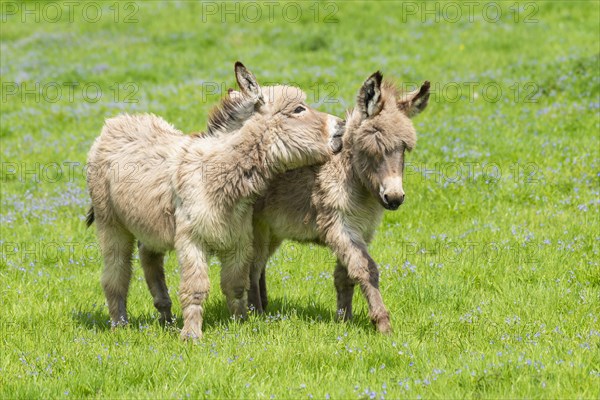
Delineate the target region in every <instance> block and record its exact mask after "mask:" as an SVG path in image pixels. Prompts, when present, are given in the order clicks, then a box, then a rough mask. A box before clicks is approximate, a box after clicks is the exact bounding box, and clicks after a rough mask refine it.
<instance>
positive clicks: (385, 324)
mask: <svg viewBox="0 0 600 400" xmlns="http://www.w3.org/2000/svg"><path fill="white" fill-rule="evenodd" d="M374 323H375V327H376V328H377V332H379V333H383V334H384V335H389V334H391V333H392V325H391V324H390V318H389V317H386V318H382V319H380V320H379V321H374Z"/></svg>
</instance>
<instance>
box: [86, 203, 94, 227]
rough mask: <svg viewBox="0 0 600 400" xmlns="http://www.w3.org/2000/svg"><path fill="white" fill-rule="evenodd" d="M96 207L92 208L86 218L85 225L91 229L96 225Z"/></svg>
mask: <svg viewBox="0 0 600 400" xmlns="http://www.w3.org/2000/svg"><path fill="white" fill-rule="evenodd" d="M94 219H95V218H94V207H90V209H89V210H88V213H87V217H86V218H85V224H86V225H87V227H88V228H89V227H90V226H92V224H93V223H94Z"/></svg>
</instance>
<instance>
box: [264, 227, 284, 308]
mask: <svg viewBox="0 0 600 400" xmlns="http://www.w3.org/2000/svg"><path fill="white" fill-rule="evenodd" d="M281 242H282V241H281V240H280V239H277V238H275V237H272V238H271V242H270V243H269V255H268V256H267V257H266V258H265V261H264V262H263V266H262V273H261V274H260V281H259V285H260V302H261V303H262V307H263V310H265V309H266V308H267V305H268V304H269V299H268V298H267V268H266V267H267V261H269V258H271V255H273V253H275V251H276V250H277V249H278V248H279V245H281Z"/></svg>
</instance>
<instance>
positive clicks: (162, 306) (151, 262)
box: [138, 243, 173, 325]
mask: <svg viewBox="0 0 600 400" xmlns="http://www.w3.org/2000/svg"><path fill="white" fill-rule="evenodd" d="M138 248H139V251H140V262H141V264H142V269H143V270H144V277H145V278H146V283H147V284H148V289H150V293H151V294H152V299H153V300H154V307H156V309H157V310H158V312H159V313H160V320H159V321H160V323H161V324H162V325H164V324H166V323H170V322H172V320H173V316H172V315H171V297H169V291H168V289H167V283H166V282H165V270H164V258H165V255H164V253H155V252H153V251H152V250H150V249H148V248H147V247H146V246H144V244H143V243H139V244H138Z"/></svg>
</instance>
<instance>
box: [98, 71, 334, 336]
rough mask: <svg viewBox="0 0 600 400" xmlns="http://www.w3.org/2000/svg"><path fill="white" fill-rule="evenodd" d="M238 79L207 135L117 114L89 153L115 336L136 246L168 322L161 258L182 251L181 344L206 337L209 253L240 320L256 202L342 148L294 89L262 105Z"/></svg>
mask: <svg viewBox="0 0 600 400" xmlns="http://www.w3.org/2000/svg"><path fill="white" fill-rule="evenodd" d="M235 71H236V78H237V81H238V84H239V85H240V88H241V92H242V96H241V97H240V98H237V99H229V98H225V99H224V100H223V103H222V104H221V106H220V108H218V109H217V110H216V111H215V112H214V113H213V114H212V116H211V120H210V121H211V122H210V124H209V130H208V131H209V132H208V134H207V135H205V136H199V135H184V134H182V133H181V132H180V131H178V130H176V129H175V128H174V127H173V126H171V125H170V124H168V123H167V122H165V121H164V120H162V119H161V118H159V117H156V116H154V115H147V114H143V115H121V116H119V117H116V118H113V119H109V120H107V121H106V123H105V125H104V128H103V129H102V133H101V134H100V136H99V137H98V138H97V139H96V141H95V143H94V144H93V146H92V148H91V150H90V152H89V155H88V165H89V168H88V175H87V181H88V187H89V191H90V195H91V198H92V209H91V210H90V214H89V216H88V223H90V224H91V223H92V222H93V221H94V220H95V221H96V224H97V231H98V239H99V243H100V247H101V250H102V255H103V258H104V272H103V274H102V287H103V289H104V293H105V295H106V299H107V302H108V308H109V312H110V316H111V319H112V323H113V325H115V326H116V325H120V324H126V323H127V311H126V299H127V292H128V288H129V281H130V279H131V255H132V251H133V243H134V241H135V238H137V239H138V240H139V241H140V242H141V245H140V249H139V251H140V260H141V264H142V268H143V270H144V275H145V277H146V281H147V283H148V287H149V289H150V292H151V293H152V296H153V299H154V305H155V306H156V308H157V309H158V310H159V312H160V313H161V319H162V320H163V321H165V320H167V321H168V320H171V299H170V297H169V294H168V292H167V286H166V283H165V277H164V271H163V256H164V253H165V252H166V251H168V250H170V249H175V250H176V252H177V258H178V261H179V265H180V269H181V287H180V292H179V293H180V300H181V307H182V309H183V329H182V331H181V337H182V339H187V338H199V337H201V335H202V315H203V311H204V310H203V303H204V301H205V299H206V297H207V295H208V291H209V279H208V261H209V257H210V255H211V254H216V255H217V256H218V257H219V258H220V260H221V262H222V269H221V289H222V291H223V293H224V294H225V296H226V298H227V305H228V307H229V310H230V311H231V313H232V314H233V315H234V316H236V317H243V316H244V315H245V313H246V310H247V290H248V287H249V270H248V266H249V261H250V260H251V259H252V257H253V253H252V207H253V205H254V201H255V200H256V198H257V197H258V196H259V195H260V194H261V193H263V192H264V190H265V189H266V188H267V185H268V183H269V181H270V180H271V178H272V177H273V176H275V175H276V174H278V173H282V172H284V171H286V170H289V169H291V168H297V167H301V166H306V165H313V164H322V163H324V162H325V161H327V160H328V159H329V158H330V156H331V155H332V153H333V152H334V151H335V150H339V146H338V145H337V141H339V135H340V133H341V132H342V131H343V127H342V125H341V120H340V119H339V118H336V117H334V116H331V115H328V114H324V113H320V112H318V111H316V110H313V109H311V108H310V107H308V106H307V105H306V103H305V97H306V96H305V94H304V93H303V92H302V91H300V90H299V89H297V88H294V87H288V86H275V87H270V88H268V89H269V93H270V94H271V95H270V96H269V97H268V98H267V99H266V101H265V97H264V96H263V92H262V89H261V88H260V86H259V85H258V83H257V82H256V79H255V78H254V76H253V75H252V73H250V72H249V71H248V70H247V69H246V68H245V67H244V66H243V65H242V64H241V63H239V62H238V63H236V66H235ZM230 130H233V132H231V133H230V134H228V135H219V133H221V132H224V131H230Z"/></svg>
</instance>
